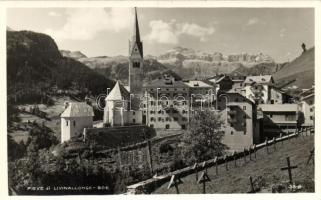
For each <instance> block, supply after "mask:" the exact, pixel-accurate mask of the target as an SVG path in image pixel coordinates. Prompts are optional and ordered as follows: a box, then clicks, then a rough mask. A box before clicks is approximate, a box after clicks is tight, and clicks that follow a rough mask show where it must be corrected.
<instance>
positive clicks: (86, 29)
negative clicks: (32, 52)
mask: <svg viewBox="0 0 321 200" xmlns="http://www.w3.org/2000/svg"><path fill="white" fill-rule="evenodd" d="M65 15H66V16H67V18H66V23H65V24H64V26H63V27H62V28H61V29H59V30H52V29H47V30H45V33H47V34H49V35H51V36H53V37H54V38H55V39H57V40H66V39H70V40H90V39H93V38H94V37H95V36H96V35H97V34H98V33H99V32H102V31H115V32H119V31H120V30H123V29H126V28H129V26H130V22H131V19H132V12H131V10H130V8H111V9H104V8H70V9H67V10H66V11H65Z"/></svg>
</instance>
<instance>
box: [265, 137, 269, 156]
mask: <svg viewBox="0 0 321 200" xmlns="http://www.w3.org/2000/svg"><path fill="white" fill-rule="evenodd" d="M265 147H266V153H267V154H269V140H268V138H267V137H266V138H265Z"/></svg>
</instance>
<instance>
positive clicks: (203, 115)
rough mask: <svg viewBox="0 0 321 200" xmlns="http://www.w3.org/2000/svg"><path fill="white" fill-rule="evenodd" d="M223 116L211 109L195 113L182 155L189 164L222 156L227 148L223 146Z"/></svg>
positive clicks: (184, 141)
mask: <svg viewBox="0 0 321 200" xmlns="http://www.w3.org/2000/svg"><path fill="white" fill-rule="evenodd" d="M222 125H223V121H222V120H221V116H220V115H219V114H218V113H215V112H214V111H211V110H209V109H207V110H203V111H195V114H194V116H192V118H191V121H190V130H189V131H188V132H187V133H186V134H184V137H183V143H184V145H183V146H184V147H183V150H182V153H183V155H184V160H185V161H187V164H191V163H194V162H200V161H204V160H208V159H210V158H213V157H214V156H220V155H222V154H223V152H224V150H226V149H227V146H226V145H224V144H222V142H221V141H222V138H223V136H224V131H223V130H222Z"/></svg>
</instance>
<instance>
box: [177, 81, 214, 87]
mask: <svg viewBox="0 0 321 200" xmlns="http://www.w3.org/2000/svg"><path fill="white" fill-rule="evenodd" d="M183 83H184V84H186V85H187V86H188V87H191V88H201V87H209V88H212V87H213V86H211V85H210V84H207V83H205V82H204V81H198V80H192V81H191V80H189V81H183Z"/></svg>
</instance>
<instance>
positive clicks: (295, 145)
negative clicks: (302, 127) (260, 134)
mask: <svg viewBox="0 0 321 200" xmlns="http://www.w3.org/2000/svg"><path fill="white" fill-rule="evenodd" d="M313 146H314V138H313V136H308V137H305V138H304V139H303V138H302V137H301V138H298V139H296V138H294V139H291V141H285V142H284V146H282V143H278V144H277V151H275V152H274V150H273V148H272V147H270V149H269V150H270V152H271V153H270V154H269V155H267V153H266V149H261V150H259V151H258V153H257V160H255V161H249V157H247V162H246V163H244V160H243V159H239V160H238V161H237V164H238V167H234V162H233V161H232V162H230V163H229V171H228V172H226V170H225V165H220V166H219V169H218V170H219V175H218V176H216V175H215V167H212V168H210V169H208V174H209V176H210V178H211V182H207V184H206V192H207V193H246V192H247V191H249V189H250V186H249V179H248V177H249V176H252V177H258V176H262V177H263V179H264V182H265V183H266V187H264V188H265V189H264V190H263V191H264V192H270V189H271V186H272V185H273V184H274V183H281V182H286V181H288V174H287V171H281V170H280V168H281V167H284V166H286V157H287V156H290V160H291V163H292V165H298V168H297V169H294V171H293V179H294V182H295V183H302V182H305V181H308V182H313V181H314V166H313V165H309V166H308V167H306V166H305V163H306V161H307V156H309V151H310V150H311V149H312V148H313ZM182 181H183V182H184V183H183V184H181V185H179V191H180V193H181V194H182V193H202V184H196V181H195V174H192V175H189V176H187V177H185V178H182ZM167 185H168V183H166V184H164V185H162V186H161V187H160V188H158V189H157V190H156V191H155V192H154V193H156V194H175V193H176V191H175V187H172V188H170V189H169V190H167ZM303 187H304V184H303ZM303 191H306V190H303Z"/></svg>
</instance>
